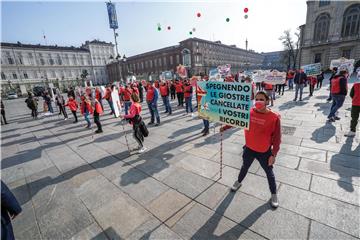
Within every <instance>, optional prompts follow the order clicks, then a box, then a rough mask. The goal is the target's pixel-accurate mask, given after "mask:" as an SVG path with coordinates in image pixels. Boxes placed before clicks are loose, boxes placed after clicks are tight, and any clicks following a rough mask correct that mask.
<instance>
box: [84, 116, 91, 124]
mask: <svg viewBox="0 0 360 240" xmlns="http://www.w3.org/2000/svg"><path fill="white" fill-rule="evenodd" d="M84 117H85V121H86V122H87V126H88V127H91V121H90V114H89V113H85V114H84Z"/></svg>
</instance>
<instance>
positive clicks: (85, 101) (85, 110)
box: [80, 94, 94, 128]
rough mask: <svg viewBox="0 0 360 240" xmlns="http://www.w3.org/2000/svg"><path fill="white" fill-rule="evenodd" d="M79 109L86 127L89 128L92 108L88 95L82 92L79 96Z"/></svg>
mask: <svg viewBox="0 0 360 240" xmlns="http://www.w3.org/2000/svg"><path fill="white" fill-rule="evenodd" d="M80 111H81V114H82V115H83V116H84V118H85V121H86V122H87V126H86V128H91V122H90V114H93V112H94V110H93V108H92V107H91V102H90V100H89V97H88V96H86V95H84V94H83V95H82V96H81V103H80Z"/></svg>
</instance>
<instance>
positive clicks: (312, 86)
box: [307, 76, 317, 97]
mask: <svg viewBox="0 0 360 240" xmlns="http://www.w3.org/2000/svg"><path fill="white" fill-rule="evenodd" d="M307 80H308V83H309V97H312V95H313V93H314V89H315V85H316V83H317V78H316V77H315V76H309V77H307Z"/></svg>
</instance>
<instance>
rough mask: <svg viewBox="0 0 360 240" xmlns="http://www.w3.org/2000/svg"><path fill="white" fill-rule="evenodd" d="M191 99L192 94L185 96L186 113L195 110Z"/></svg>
mask: <svg viewBox="0 0 360 240" xmlns="http://www.w3.org/2000/svg"><path fill="white" fill-rule="evenodd" d="M191 100H192V95H191V96H190V97H186V98H185V106H186V113H189V112H193V108H192V103H191Z"/></svg>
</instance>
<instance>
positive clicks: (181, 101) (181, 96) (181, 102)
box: [175, 80, 184, 107]
mask: <svg viewBox="0 0 360 240" xmlns="http://www.w3.org/2000/svg"><path fill="white" fill-rule="evenodd" d="M175 92H176V96H177V99H178V103H179V105H178V107H180V106H181V107H183V106H184V89H183V84H182V83H181V81H179V80H176V82H175Z"/></svg>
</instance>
